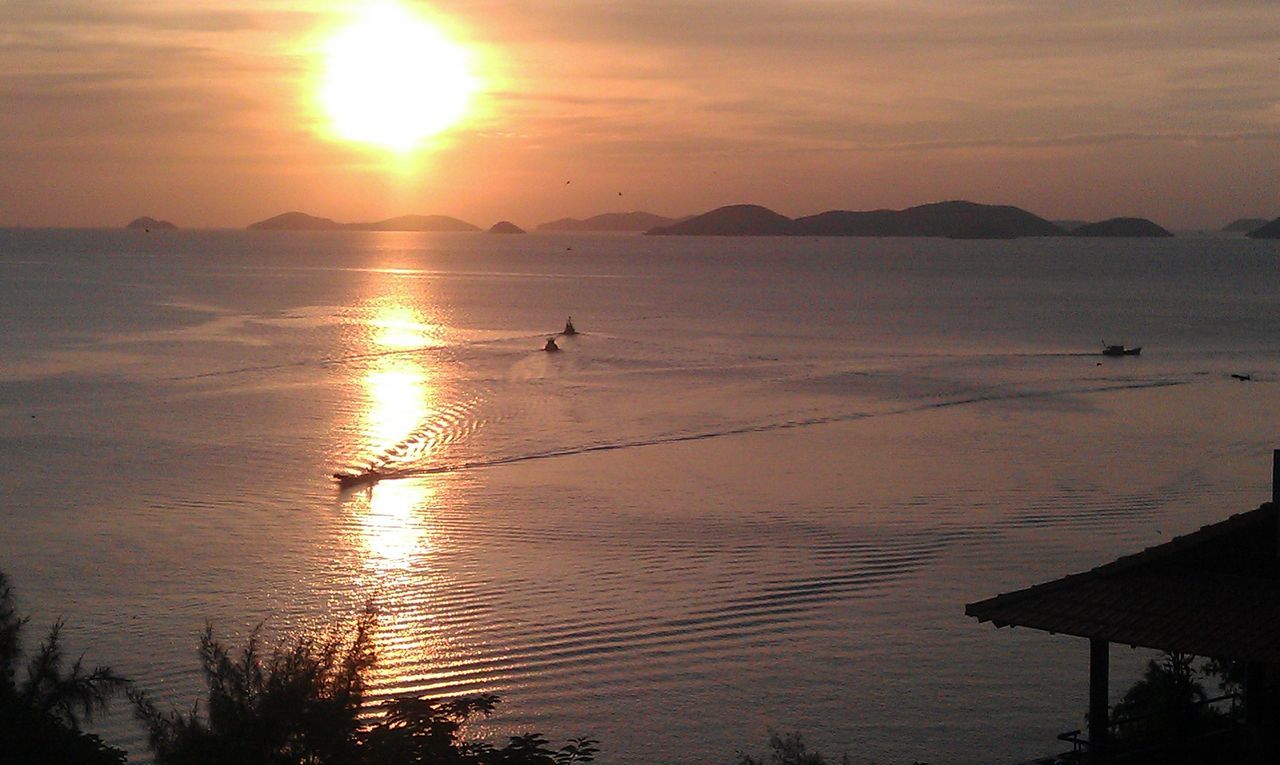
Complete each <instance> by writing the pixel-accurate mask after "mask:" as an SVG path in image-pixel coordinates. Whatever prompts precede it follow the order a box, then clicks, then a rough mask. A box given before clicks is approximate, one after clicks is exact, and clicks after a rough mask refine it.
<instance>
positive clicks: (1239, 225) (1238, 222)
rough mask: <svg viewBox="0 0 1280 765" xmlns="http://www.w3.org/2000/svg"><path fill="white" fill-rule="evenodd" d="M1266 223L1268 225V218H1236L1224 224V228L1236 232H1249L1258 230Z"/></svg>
mask: <svg viewBox="0 0 1280 765" xmlns="http://www.w3.org/2000/svg"><path fill="white" fill-rule="evenodd" d="M1265 225H1267V219H1266V218H1236V219H1235V220H1233V221H1231V222H1230V223H1228V224H1227V225H1225V226H1223V227H1222V230H1223V231H1228V232H1231V233H1236V234H1247V233H1249V232H1250V231H1256V230H1258V229H1260V228H1262V227H1263V226H1265Z"/></svg>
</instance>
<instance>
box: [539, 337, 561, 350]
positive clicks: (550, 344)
mask: <svg viewBox="0 0 1280 765" xmlns="http://www.w3.org/2000/svg"><path fill="white" fill-rule="evenodd" d="M542 350H544V351H546V352H547V353H554V352H555V351H558V350H560V346H558V345H556V339H555V338H554V337H548V338H547V344H546V345H544V346H542Z"/></svg>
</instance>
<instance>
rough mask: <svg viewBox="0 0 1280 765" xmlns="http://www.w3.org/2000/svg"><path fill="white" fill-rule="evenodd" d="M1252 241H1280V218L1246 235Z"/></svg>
mask: <svg viewBox="0 0 1280 765" xmlns="http://www.w3.org/2000/svg"><path fill="white" fill-rule="evenodd" d="M1246 236H1248V237H1249V238H1250V239H1280V218H1276V219H1275V220H1273V221H1271V222H1270V223H1268V224H1266V225H1265V226H1261V227H1259V228H1256V229H1254V230H1253V231H1250V232H1249V233H1248V234H1246Z"/></svg>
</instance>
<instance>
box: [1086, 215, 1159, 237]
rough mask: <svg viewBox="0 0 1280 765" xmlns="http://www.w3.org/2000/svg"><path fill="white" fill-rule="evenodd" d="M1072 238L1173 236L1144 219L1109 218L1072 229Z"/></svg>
mask: <svg viewBox="0 0 1280 765" xmlns="http://www.w3.org/2000/svg"><path fill="white" fill-rule="evenodd" d="M1071 235H1072V236H1115V237H1160V236H1173V234H1172V233H1171V232H1170V231H1169V230H1168V229H1165V228H1163V227H1161V226H1159V225H1157V224H1155V223H1152V222H1151V221H1149V220H1147V219H1146V218H1109V219H1108V220H1103V221H1098V222H1097V223H1088V224H1085V225H1083V226H1080V227H1079V228H1075V229H1072V231H1071Z"/></svg>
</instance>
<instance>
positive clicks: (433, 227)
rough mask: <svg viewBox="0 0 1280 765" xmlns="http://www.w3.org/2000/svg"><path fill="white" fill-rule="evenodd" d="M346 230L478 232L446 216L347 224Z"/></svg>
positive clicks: (411, 217) (474, 228)
mask: <svg viewBox="0 0 1280 765" xmlns="http://www.w3.org/2000/svg"><path fill="white" fill-rule="evenodd" d="M346 228H349V229H354V230H356V231H479V230H480V227H479V226H473V225H471V224H470V223H467V222H466V221H465V220H458V219H457V218H451V217H449V216H448V215H401V216H399V217H396V218H387V219H386V220H380V221H374V222H372V223H348V224H347V225H346Z"/></svg>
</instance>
